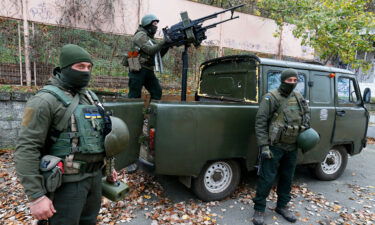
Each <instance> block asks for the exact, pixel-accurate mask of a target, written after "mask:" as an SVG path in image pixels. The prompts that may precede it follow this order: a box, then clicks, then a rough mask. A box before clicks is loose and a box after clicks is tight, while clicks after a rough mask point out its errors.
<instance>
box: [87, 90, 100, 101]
mask: <svg viewBox="0 0 375 225" xmlns="http://www.w3.org/2000/svg"><path fill="white" fill-rule="evenodd" d="M87 91H88V93H89V94H90V96H91V98H92V99H93V100H94V101H95V102H99V98H98V96H97V95H96V94H95V93H94V92H93V91H91V90H87Z"/></svg>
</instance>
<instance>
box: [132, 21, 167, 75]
mask: <svg viewBox="0 0 375 225" xmlns="http://www.w3.org/2000/svg"><path fill="white" fill-rule="evenodd" d="M164 43H165V41H164V40H162V41H156V40H155V39H154V38H153V36H151V35H150V34H149V33H148V32H147V30H146V29H144V28H143V27H141V26H139V28H138V30H137V31H136V32H135V34H134V37H133V39H132V51H139V53H140V60H139V61H140V63H141V66H142V68H146V69H149V70H153V69H154V66H155V60H154V57H155V54H156V53H157V52H159V51H160V54H161V56H164V55H165V54H166V53H167V51H168V48H165V47H163V46H164Z"/></svg>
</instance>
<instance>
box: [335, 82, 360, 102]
mask: <svg viewBox="0 0 375 225" xmlns="http://www.w3.org/2000/svg"><path fill="white" fill-rule="evenodd" d="M337 97H338V102H339V103H340V104H348V103H349V104H350V103H352V104H353V103H357V101H358V99H359V98H358V92H357V90H356V89H355V85H354V80H353V79H350V78H346V77H339V78H338V82H337Z"/></svg>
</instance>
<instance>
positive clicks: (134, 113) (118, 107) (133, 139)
mask: <svg viewBox="0 0 375 225" xmlns="http://www.w3.org/2000/svg"><path fill="white" fill-rule="evenodd" d="M143 105H144V102H143V100H138V99H137V100H130V99H129V100H127V101H125V102H120V103H105V104H104V107H105V109H106V110H107V111H111V112H112V114H113V116H116V117H119V118H121V119H122V120H123V121H124V122H125V123H126V125H127V126H128V128H129V135H130V140H129V141H130V143H129V145H128V147H127V148H126V149H124V151H123V152H122V153H120V154H119V155H118V156H116V163H115V165H116V169H122V168H124V167H126V166H128V165H130V164H132V163H133V162H136V161H137V160H138V156H139V148H140V144H139V141H138V138H139V136H140V135H141V132H142V124H143V113H142V110H143Z"/></svg>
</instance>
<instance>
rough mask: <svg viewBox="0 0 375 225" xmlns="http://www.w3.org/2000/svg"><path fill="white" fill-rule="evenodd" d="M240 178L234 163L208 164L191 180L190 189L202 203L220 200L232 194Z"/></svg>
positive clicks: (237, 166)
mask: <svg viewBox="0 0 375 225" xmlns="http://www.w3.org/2000/svg"><path fill="white" fill-rule="evenodd" d="M240 177H241V170H240V167H239V165H238V163H237V162H236V161H233V160H227V161H216V162H209V163H207V164H206V165H205V166H204V167H203V169H202V171H201V172H200V174H199V176H198V177H197V178H195V179H194V180H193V186H192V189H193V191H194V193H195V194H196V195H197V196H198V197H199V198H200V199H202V200H203V201H216V200H221V199H223V198H225V197H227V196H229V195H230V194H232V193H233V192H234V190H235V189H236V187H237V186H238V183H239V182H240Z"/></svg>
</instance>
